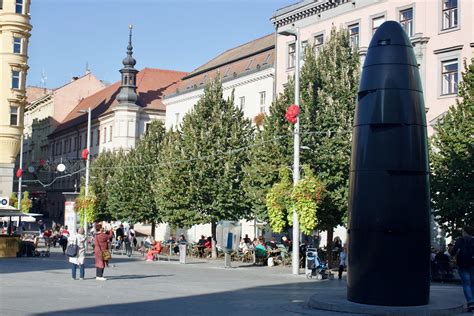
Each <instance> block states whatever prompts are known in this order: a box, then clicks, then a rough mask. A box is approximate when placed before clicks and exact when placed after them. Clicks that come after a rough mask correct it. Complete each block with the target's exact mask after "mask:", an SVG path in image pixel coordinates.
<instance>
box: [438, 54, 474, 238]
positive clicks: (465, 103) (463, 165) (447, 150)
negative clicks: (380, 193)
mask: <svg viewBox="0 0 474 316" xmlns="http://www.w3.org/2000/svg"><path fill="white" fill-rule="evenodd" d="M464 66H465V67H464V68H465V70H464V72H463V75H462V82H461V83H460V84H459V97H460V99H458V100H457V101H456V104H455V105H453V106H451V107H450V108H449V110H448V111H447V112H446V114H445V115H444V116H443V117H442V118H441V119H440V120H439V121H438V123H437V124H436V126H435V127H434V130H435V133H434V135H433V136H432V137H431V154H430V156H431V168H432V176H431V196H432V202H433V214H434V216H435V219H436V221H437V222H438V224H439V225H440V226H441V227H443V228H444V229H445V230H446V231H447V233H448V234H450V235H452V234H455V233H456V231H458V230H460V229H461V228H462V227H463V226H464V225H473V224H474V204H473V192H474V136H473V135H474V58H473V59H471V63H470V65H469V66H468V65H467V63H466V62H465V63H464Z"/></svg>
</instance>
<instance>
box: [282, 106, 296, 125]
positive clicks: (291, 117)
mask: <svg viewBox="0 0 474 316" xmlns="http://www.w3.org/2000/svg"><path fill="white" fill-rule="evenodd" d="M299 112H300V108H299V107H298V106H297V105H296V104H292V105H290V106H289V107H288V109H287V110H286V114H285V118H286V120H287V121H288V122H290V123H291V124H296V122H297V121H298V114H299Z"/></svg>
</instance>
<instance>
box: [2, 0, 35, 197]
mask: <svg viewBox="0 0 474 316" xmlns="http://www.w3.org/2000/svg"><path fill="white" fill-rule="evenodd" d="M29 9H30V0H0V197H8V196H10V194H11V192H12V189H13V179H14V163H15V159H16V157H17V154H18V152H19V149H20V138H21V135H22V133H23V113H24V108H25V104H26V90H25V87H26V74H27V71H28V41H29V37H30V32H31V29H32V27H31V24H30V13H29Z"/></svg>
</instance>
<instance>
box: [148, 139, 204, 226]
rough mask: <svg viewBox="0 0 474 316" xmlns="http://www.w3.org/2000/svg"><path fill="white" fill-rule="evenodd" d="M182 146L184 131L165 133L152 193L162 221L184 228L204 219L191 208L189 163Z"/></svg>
mask: <svg viewBox="0 0 474 316" xmlns="http://www.w3.org/2000/svg"><path fill="white" fill-rule="evenodd" d="M185 160H186V155H185V152H184V149H183V146H182V139H181V133H180V132H179V131H174V130H169V131H167V132H166V134H165V136H164V139H163V142H162V148H161V151H160V155H159V161H160V163H159V165H158V167H157V169H156V171H155V172H156V175H155V183H154V185H153V193H154V197H155V203H156V207H157V209H158V211H159V212H160V213H161V214H162V216H163V222H166V223H169V224H170V225H172V226H178V227H185V226H190V225H192V224H193V223H200V222H203V221H204V218H203V217H202V216H201V215H200V213H199V212H196V211H195V210H194V209H189V205H190V202H189V196H188V183H189V172H188V163H187V162H186V161H185Z"/></svg>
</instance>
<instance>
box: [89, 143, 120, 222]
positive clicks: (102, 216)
mask: <svg viewBox="0 0 474 316" xmlns="http://www.w3.org/2000/svg"><path fill="white" fill-rule="evenodd" d="M119 158H120V157H119V155H118V154H117V153H113V152H110V151H104V152H102V153H100V155H99V156H98V157H97V158H96V159H94V160H92V164H91V179H90V187H91V189H92V191H94V193H95V196H96V198H97V199H96V209H95V215H96V219H97V220H111V219H112V218H113V216H112V213H111V211H110V209H109V208H108V207H107V201H108V200H109V192H110V186H109V185H110V183H111V181H112V178H113V176H114V173H115V172H116V169H115V167H116V166H117V165H118V164H119V163H120V162H119Z"/></svg>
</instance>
